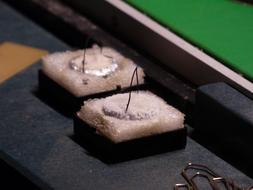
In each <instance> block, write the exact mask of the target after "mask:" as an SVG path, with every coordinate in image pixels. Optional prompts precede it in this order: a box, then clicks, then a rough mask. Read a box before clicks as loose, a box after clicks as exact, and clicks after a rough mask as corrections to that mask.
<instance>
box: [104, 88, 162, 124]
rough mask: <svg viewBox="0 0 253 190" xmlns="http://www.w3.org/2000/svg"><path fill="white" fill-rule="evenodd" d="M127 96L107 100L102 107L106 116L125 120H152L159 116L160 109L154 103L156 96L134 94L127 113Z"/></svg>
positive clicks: (120, 95)
mask: <svg viewBox="0 0 253 190" xmlns="http://www.w3.org/2000/svg"><path fill="white" fill-rule="evenodd" d="M127 96H128V94H119V95H118V96H113V97H111V98H110V99H105V101H104V104H103V107H102V109H103V112H104V114H105V115H108V116H111V117H115V118H118V119H124V120H142V119H150V118H152V117H154V116H157V115H158V114H159V111H160V107H159V106H157V104H154V103H153V101H157V99H155V98H154V97H155V96H147V95H143V93H133V94H132V96H131V99H130V104H129V107H128V109H127V111H126V105H127V102H128V97H127Z"/></svg>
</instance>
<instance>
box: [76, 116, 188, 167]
mask: <svg viewBox="0 0 253 190" xmlns="http://www.w3.org/2000/svg"><path fill="white" fill-rule="evenodd" d="M74 134H75V137H74V138H75V140H76V141H78V143H79V144H81V145H82V146H83V147H84V148H86V149H87V150H88V151H89V152H90V153H91V154H93V155H95V156H97V157H98V158H99V159H101V160H103V161H105V162H109V163H110V162H112V163H113V162H119V161H126V160H131V159H135V158H139V157H143V156H149V155H154V154H158V153H163V152H168V151H173V150H178V149H183V148H185V146H186V136H187V129H186V128H182V129H178V130H174V131H171V132H167V133H163V134H159V135H153V136H149V137H143V138H139V139H134V140H129V141H124V142H120V143H114V142H112V141H110V140H109V139H107V138H105V137H103V136H101V135H98V134H96V130H95V129H94V128H92V127H90V126H88V124H87V123H85V122H84V121H82V120H81V119H79V118H78V117H77V116H75V117H74Z"/></svg>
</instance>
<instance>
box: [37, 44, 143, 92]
mask: <svg viewBox="0 0 253 190" xmlns="http://www.w3.org/2000/svg"><path fill="white" fill-rule="evenodd" d="M83 58H84V51H83V50H78V51H66V52H58V53H53V54H50V55H47V56H45V57H44V58H42V62H43V64H42V70H43V71H44V73H45V74H46V75H47V76H48V77H49V78H51V79H52V80H54V81H55V82H56V83H58V84H59V85H60V86H62V87H63V88H65V89H66V90H67V91H69V92H70V93H72V94H73V95H75V96H76V97H82V96H86V95H90V94H96V93H100V92H105V91H110V90H114V89H116V87H117V86H119V85H120V86H121V87H122V88H126V87H129V85H130V81H131V77H132V73H133V72H134V69H135V68H136V66H137V65H136V64H135V63H134V62H133V61H132V60H130V59H128V58H126V57H124V56H123V55H121V54H120V53H119V52H117V51H115V50H114V49H112V48H109V47H103V48H102V49H101V48H100V47H98V46H96V45H95V46H93V47H92V48H89V49H86V52H85V65H84V69H85V72H83V64H82V61H83ZM138 76H139V84H143V83H144V72H143V70H142V68H140V67H138ZM135 85H137V82H136V80H134V81H133V86H135Z"/></svg>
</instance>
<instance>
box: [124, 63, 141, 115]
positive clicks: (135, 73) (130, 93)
mask: <svg viewBox="0 0 253 190" xmlns="http://www.w3.org/2000/svg"><path fill="white" fill-rule="evenodd" d="M134 76H136V82H137V86H139V77H138V67H136V68H135V69H134V72H133V75H132V78H131V83H130V88H131V87H132V85H133V80H134ZM131 97H132V90H130V92H129V96H128V101H127V105H126V109H125V112H127V110H128V107H129V104H130V101H131Z"/></svg>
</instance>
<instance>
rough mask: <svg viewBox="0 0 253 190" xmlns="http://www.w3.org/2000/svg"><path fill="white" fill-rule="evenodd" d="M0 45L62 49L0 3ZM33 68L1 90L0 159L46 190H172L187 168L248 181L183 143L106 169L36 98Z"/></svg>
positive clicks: (198, 148) (68, 123) (68, 125)
mask: <svg viewBox="0 0 253 190" xmlns="http://www.w3.org/2000/svg"><path fill="white" fill-rule="evenodd" d="M3 27H4V28H5V30H0V41H3V40H11V41H15V42H19V43H25V44H28V45H33V46H36V47H42V48H45V49H48V50H50V51H55V50H57V51H59V50H62V49H66V48H68V47H67V46H66V45H64V44H63V43H61V42H60V41H58V40H57V39H55V38H54V37H52V36H51V35H50V34H48V33H46V32H45V31H43V30H41V29H39V28H38V27H37V26H36V25H34V24H32V23H31V22H29V21H27V20H25V19H24V18H22V17H20V15H18V14H17V13H15V12H13V11H12V10H11V9H9V8H8V7H6V6H5V5H4V4H3V3H1V2H0V28H3ZM39 67H40V65H39V64H36V65H34V66H32V67H30V68H29V69H27V70H25V71H24V72H22V73H20V74H18V75H16V76H15V77H13V78H12V79H11V80H8V81H7V82H5V83H4V84H2V85H1V86H0V97H1V98H0V158H1V159H4V160H5V161H6V162H8V163H9V164H10V165H12V166H13V167H15V168H16V169H17V170H18V171H20V172H21V173H22V174H24V175H25V176H26V177H28V178H29V179H30V180H32V181H33V182H34V183H36V184H37V185H39V186H40V187H42V188H47V189H50V188H52V189H61V190H62V189H166V190H167V189H172V187H173V185H174V184H175V183H178V182H183V180H182V178H181V177H180V172H181V170H182V169H183V167H184V166H185V165H186V164H187V163H188V162H195V163H204V164H207V165H208V166H210V167H211V168H213V169H215V170H216V171H217V172H219V173H220V174H222V175H225V176H229V177H231V178H234V179H235V180H236V181H237V182H239V183H241V184H244V185H249V184H250V183H252V180H251V179H249V178H248V177H246V176H245V175H243V174H242V173H240V172H238V171H237V170H236V169H234V168H233V167H231V166H230V165H228V164H226V163H225V162H224V161H222V160H221V159H219V158H217V157H216V156H214V155H213V154H212V153H210V152H209V151H207V150H206V149H204V148H203V147H202V146H200V145H198V144H197V143H195V142H194V141H193V140H191V139H188V145H187V147H186V149H185V150H181V151H176V152H171V153H165V154H161V155H156V156H150V157H145V158H141V159H138V160H131V161H126V162H121V163H117V164H111V165H108V164H106V163H104V162H102V161H101V160H99V159H97V158H95V157H93V156H91V155H89V154H88V153H87V152H86V150H85V149H84V148H82V147H81V146H79V145H78V144H77V143H75V142H74V141H73V140H72V139H71V138H70V136H71V135H73V131H72V121H71V119H69V118H66V117H64V116H63V115H61V114H59V113H57V112H56V111H55V110H54V109H52V108H51V107H49V106H48V105H47V104H45V103H44V102H43V101H41V100H40V99H39V98H38V97H37V96H36V95H35V93H34V92H35V90H36V88H37V70H38V68H39Z"/></svg>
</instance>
